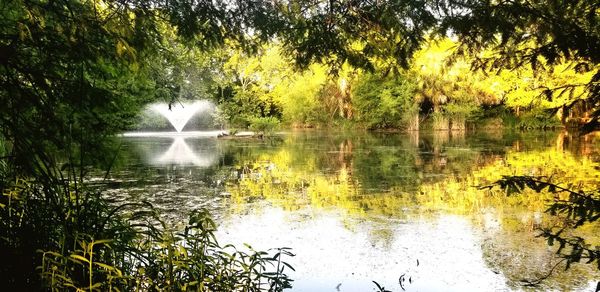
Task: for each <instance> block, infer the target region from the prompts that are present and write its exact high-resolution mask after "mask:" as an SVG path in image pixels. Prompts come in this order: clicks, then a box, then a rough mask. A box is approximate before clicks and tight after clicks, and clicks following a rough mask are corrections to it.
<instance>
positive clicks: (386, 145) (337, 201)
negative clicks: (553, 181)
mask: <svg viewBox="0 0 600 292" xmlns="http://www.w3.org/2000/svg"><path fill="white" fill-rule="evenodd" d="M217 133H218V132H210V133H208V132H198V134H197V135H194V134H191V133H187V134H186V133H185V132H183V133H180V134H166V135H165V134H148V135H144V134H139V133H138V134H130V135H128V137H125V138H124V139H125V140H124V143H126V145H127V146H128V147H125V149H126V151H125V153H124V154H125V158H124V159H122V161H121V165H120V167H119V166H117V167H116V168H115V171H114V172H113V179H114V180H115V181H116V180H119V179H126V178H127V177H131V176H132V173H133V175H134V176H135V178H136V182H137V185H136V186H135V187H131V186H130V185H123V186H122V187H120V188H119V189H120V190H119V191H118V192H119V193H121V194H120V196H123V201H128V200H139V199H145V200H150V201H152V202H153V203H154V204H155V205H158V207H159V208H160V209H162V210H163V212H166V213H168V217H169V218H172V219H173V220H175V221H184V220H185V219H184V218H185V217H184V216H185V215H184V214H185V213H186V212H187V211H189V210H191V209H193V208H194V207H197V206H204V207H208V208H210V209H211V210H212V213H213V214H214V216H215V218H216V221H217V222H218V224H219V232H218V238H219V239H220V242H222V243H234V244H236V245H237V246H241V244H242V243H250V244H252V246H253V247H254V248H255V249H267V248H270V247H281V246H288V247H292V248H293V251H294V253H296V254H297V256H296V257H294V258H292V259H289V262H290V263H291V264H292V265H293V266H294V267H295V268H296V272H291V274H292V277H293V279H295V282H294V290H297V291H336V287H338V288H339V290H340V291H372V290H373V289H374V288H375V285H373V284H372V282H371V281H372V280H375V281H377V282H379V283H380V284H382V285H383V286H385V287H386V288H387V289H391V290H393V291H401V287H400V285H399V284H398V278H399V277H400V276H401V275H405V279H406V282H404V286H405V288H406V289H407V290H409V291H440V290H443V291H474V290H477V291H489V290H500V291H503V290H511V289H519V287H520V286H519V285H518V283H517V281H518V280H519V279H521V278H523V277H526V276H531V275H536V274H541V273H543V272H545V271H546V270H547V269H549V267H550V266H551V265H552V263H553V262H555V261H554V260H553V256H552V255H553V249H551V248H548V247H547V246H546V244H545V242H544V241H543V240H540V239H536V238H535V237H534V236H535V234H536V232H535V228H534V227H535V226H539V225H540V224H542V223H544V222H546V223H547V222H550V223H551V222H552V218H548V216H546V215H545V214H543V213H542V212H543V210H544V208H545V203H544V202H545V201H544V199H543V198H540V197H539V196H531V197H529V196H522V197H520V198H508V199H507V198H497V199H494V198H491V199H486V200H482V199H478V198H477V197H475V196H472V195H470V193H471V192H470V191H467V192H465V191H464V190H463V191H461V185H460V184H459V183H458V182H457V181H458V180H460V179H463V178H467V177H472V176H473V175H474V177H477V176H484V177H485V176H493V175H499V174H500V172H503V171H508V170H510V171H513V172H515V173H516V172H521V173H522V172H525V173H527V174H532V175H538V174H540V173H539V172H540V171H544V170H552V171H554V172H561V173H559V175H562V176H564V177H565V178H566V179H571V180H573V181H577V180H582V183H584V184H585V183H589V182H593V181H600V179H598V178H599V176H600V174H598V171H597V170H594V169H596V167H597V166H598V165H597V163H596V162H595V161H596V159H597V157H598V154H597V147H595V146H594V145H595V144H594V142H593V141H584V142H581V141H574V140H570V139H566V138H565V137H564V136H560V135H558V136H557V135H556V134H549V135H539V136H526V137H522V136H519V135H516V136H511V135H508V134H500V135H498V134H495V135H489V134H486V135H479V136H478V135H473V136H469V135H458V136H454V137H452V136H444V135H442V136H439V135H436V134H432V135H421V136H420V137H419V136H417V137H414V136H410V137H408V136H403V135H381V136H378V135H370V134H364V133H362V134H351V135H347V136H344V135H327V134H325V135H322V134H320V133H292V134H288V135H285V136H283V139H280V140H268V141H256V140H239V141H236V140H231V141H228V140H217V139H215V138H214V137H215V136H216V134H217ZM140 162H142V163H140ZM553 167H555V168H556V169H554V168H553ZM567 170H568V171H567ZM507 174H511V173H507ZM586 178H587V179H588V181H589V182H588V181H585V179H586ZM468 183H470V184H473V183H475V181H469V182H468ZM464 187H465V186H462V188H464ZM468 190H470V188H468ZM123 193H124V194H123ZM115 194H116V192H115ZM511 200H512V201H511ZM178 218H179V219H178ZM597 230H598V228H597V227H596V228H595V229H594V228H588V229H586V232H588V234H589V232H595V231H597ZM417 259H418V260H419V266H417ZM585 268H586V267H584V268H583V269H580V268H578V267H576V268H575V269H571V270H570V271H569V272H567V273H563V274H560V275H559V276H557V277H556V278H555V279H553V280H551V281H549V282H548V284H547V285H548V286H543V287H545V288H552V289H567V290H570V289H576V288H577V287H579V289H585V288H584V287H582V286H581V285H583V286H586V285H585V283H587V282H588V281H593V279H595V278H599V277H598V273H597V272H594V271H593V270H592V271H591V272H590V271H589V269H585ZM590 273H591V274H590ZM594 273H595V274H594ZM409 278H410V282H411V283H409ZM340 284H341V285H340ZM338 285H339V286H338ZM573 285H575V286H573ZM590 285H593V284H591V282H590ZM589 287H591V286H589ZM589 287H587V288H589Z"/></svg>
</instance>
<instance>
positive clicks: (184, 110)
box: [150, 100, 212, 132]
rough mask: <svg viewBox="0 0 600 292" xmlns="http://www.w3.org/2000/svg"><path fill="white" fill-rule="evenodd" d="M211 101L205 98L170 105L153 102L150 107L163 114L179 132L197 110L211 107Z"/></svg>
mask: <svg viewBox="0 0 600 292" xmlns="http://www.w3.org/2000/svg"><path fill="white" fill-rule="evenodd" d="M211 105H212V104H211V103H210V102H209V101H206V100H202V101H195V102H192V103H176V104H172V105H171V106H170V107H169V105H168V104H166V103H159V104H153V105H152V106H150V108H151V109H152V110H153V111H155V112H157V113H159V114H161V115H162V116H164V117H165V118H166V119H167V120H169V122H170V123H171V125H173V128H175V130H176V131H177V132H181V131H182V130H183V128H184V127H185V125H186V124H187V122H188V121H189V120H190V119H191V118H192V117H193V116H194V115H195V114H196V113H197V112H199V111H202V110H205V109H209V108H211Z"/></svg>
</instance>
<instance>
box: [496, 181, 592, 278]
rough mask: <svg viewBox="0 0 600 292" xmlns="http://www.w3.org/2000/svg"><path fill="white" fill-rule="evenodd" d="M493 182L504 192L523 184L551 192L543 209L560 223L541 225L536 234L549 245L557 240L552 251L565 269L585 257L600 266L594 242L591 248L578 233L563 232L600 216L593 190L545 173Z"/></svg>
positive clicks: (511, 190) (520, 188)
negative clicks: (563, 184) (551, 179)
mask: <svg viewBox="0 0 600 292" xmlns="http://www.w3.org/2000/svg"><path fill="white" fill-rule="evenodd" d="M494 185H497V186H499V187H500V188H501V189H505V190H507V192H508V195H511V194H515V193H520V192H522V191H523V190H524V189H525V188H529V189H532V190H534V191H536V192H538V193H539V192H542V191H544V190H545V191H547V192H549V193H550V194H554V196H555V199H554V201H553V202H552V203H551V204H550V206H549V207H548V209H547V210H546V212H548V213H550V214H551V215H555V216H561V217H562V218H563V222H564V224H563V226H560V227H559V228H557V229H552V228H542V229H541V233H540V236H542V237H544V238H546V239H547V240H548V245H550V246H553V245H554V243H558V244H559V247H558V249H557V251H556V253H557V254H559V255H560V256H561V257H563V258H564V259H565V260H566V268H567V269H568V268H569V267H570V266H571V264H572V263H578V262H580V261H582V260H585V261H586V263H587V264H593V263H594V262H596V265H597V268H598V270H600V251H599V250H598V246H596V247H595V248H594V247H592V246H591V245H590V244H589V243H586V241H585V239H584V238H582V237H579V236H569V235H566V234H565V233H567V232H565V231H566V230H568V229H570V228H573V229H576V228H578V227H580V226H583V225H584V224H586V223H594V222H596V221H598V219H600V196H599V195H598V192H597V191H596V192H584V191H574V190H571V189H568V188H565V187H561V186H559V185H557V184H554V183H551V182H549V181H548V178H546V177H532V176H505V177H504V178H503V179H501V180H499V181H497V182H496V183H495V184H494ZM492 186H493V185H492ZM490 187H491V186H489V187H488V188H490ZM563 195H566V197H567V199H563V198H562V197H563Z"/></svg>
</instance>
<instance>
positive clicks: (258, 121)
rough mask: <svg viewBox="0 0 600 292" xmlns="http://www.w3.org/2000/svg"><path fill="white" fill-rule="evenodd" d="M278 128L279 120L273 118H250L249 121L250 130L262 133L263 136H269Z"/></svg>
mask: <svg viewBox="0 0 600 292" xmlns="http://www.w3.org/2000/svg"><path fill="white" fill-rule="evenodd" d="M278 128H279V120H278V119H276V118H274V117H260V118H252V119H251V120H250V130H252V131H254V132H257V133H262V134H263V135H265V136H271V135H273V134H274V132H275V130H277V129H278Z"/></svg>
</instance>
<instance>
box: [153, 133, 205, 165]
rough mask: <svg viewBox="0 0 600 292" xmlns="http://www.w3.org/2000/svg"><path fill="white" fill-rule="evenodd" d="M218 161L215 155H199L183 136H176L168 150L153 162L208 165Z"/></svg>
mask: <svg viewBox="0 0 600 292" xmlns="http://www.w3.org/2000/svg"><path fill="white" fill-rule="evenodd" d="M216 161H217V157H216V156H215V155H203V156H198V155H197V154H196V153H195V152H194V150H192V148H190V146H189V145H188V144H187V143H186V142H185V139H184V138H183V137H175V138H174V139H173V143H172V144H171V146H170V147H169V149H168V150H167V151H165V152H164V153H163V154H162V155H160V156H158V157H154V160H153V162H154V163H153V164H179V165H195V166H200V167H208V166H211V165H214V164H215V162H216Z"/></svg>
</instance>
